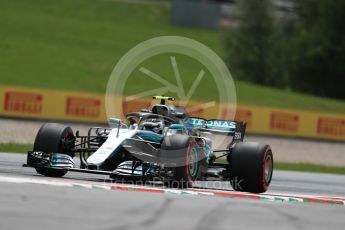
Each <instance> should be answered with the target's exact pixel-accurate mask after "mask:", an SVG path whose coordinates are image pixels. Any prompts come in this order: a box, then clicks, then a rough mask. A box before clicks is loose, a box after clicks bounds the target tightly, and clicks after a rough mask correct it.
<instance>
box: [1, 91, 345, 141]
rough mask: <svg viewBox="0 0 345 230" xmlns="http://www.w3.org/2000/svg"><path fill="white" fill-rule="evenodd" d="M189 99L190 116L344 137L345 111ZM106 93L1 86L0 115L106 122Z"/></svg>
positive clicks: (253, 128) (277, 131) (258, 129)
mask: <svg viewBox="0 0 345 230" xmlns="http://www.w3.org/2000/svg"><path fill="white" fill-rule="evenodd" d="M116 100H117V101H119V100H121V101H122V105H121V106H122V108H121V109H122V111H123V113H128V112H133V111H139V110H141V109H143V108H148V107H150V105H151V103H152V101H151V100H150V99H148V100H133V101H131V102H127V101H125V100H124V99H122V98H116ZM200 104H201V103H200V102H191V103H189V106H188V109H189V111H191V115H192V116H197V117H204V118H209V119H210V118H217V119H233V118H235V120H239V121H245V122H247V131H248V132H251V133H258V134H269V135H283V136H292V137H306V138H318V139H328V140H339V141H344V140H345V115H336V114H327V113H317V112H308V111H299V110H292V109H280V108H269V107H259V106H249V105H238V106H237V108H236V109H235V108H234V107H233V106H229V105H214V106H209V107H205V106H199V105H200ZM105 107H106V106H105V95H103V94H97V93H84V92H74V91H58V90H45V89H35V88H26V87H12V86H0V116H5V117H17V118H33V119H47V120H58V121H82V122H92V123H106V122H107V115H106V110H105Z"/></svg>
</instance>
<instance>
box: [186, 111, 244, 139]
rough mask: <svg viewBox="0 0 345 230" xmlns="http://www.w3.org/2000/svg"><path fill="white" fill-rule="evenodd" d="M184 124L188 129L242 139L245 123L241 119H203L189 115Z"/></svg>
mask: <svg viewBox="0 0 345 230" xmlns="http://www.w3.org/2000/svg"><path fill="white" fill-rule="evenodd" d="M185 125H186V127H187V129H188V130H199V131H202V132H211V133H217V134H224V135H227V136H233V140H234V141H243V138H244V135H245V132H246V126H247V123H245V122H242V121H231V120H219V119H211V120H205V119H202V118H198V117H191V118H188V119H186V121H185Z"/></svg>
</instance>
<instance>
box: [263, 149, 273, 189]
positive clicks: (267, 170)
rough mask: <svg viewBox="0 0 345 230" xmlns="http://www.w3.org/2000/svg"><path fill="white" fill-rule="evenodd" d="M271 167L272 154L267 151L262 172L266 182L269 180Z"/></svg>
mask: <svg viewBox="0 0 345 230" xmlns="http://www.w3.org/2000/svg"><path fill="white" fill-rule="evenodd" d="M272 168H273V161H272V155H271V154H270V153H268V154H267V155H266V157H265V165H264V173H265V174H264V176H265V182H266V183H269V182H270V181H271V177H272Z"/></svg>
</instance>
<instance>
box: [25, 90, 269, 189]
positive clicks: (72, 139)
mask: <svg viewBox="0 0 345 230" xmlns="http://www.w3.org/2000/svg"><path fill="white" fill-rule="evenodd" d="M154 99H160V100H161V102H160V103H159V104H156V105H154V106H153V107H152V108H151V109H145V110H142V111H140V112H133V113H129V114H127V115H126V121H125V122H124V121H121V120H120V119H117V118H110V119H109V122H110V123H111V126H112V127H111V128H97V127H93V128H90V129H89V132H88V134H87V135H84V136H81V135H80V134H79V131H77V132H76V133H74V132H73V131H72V129H71V128H70V127H68V126H65V125H62V124H56V123H47V124H44V125H43V126H42V127H41V128H40V130H39V131H38V133H37V136H36V139H35V143H34V148H33V150H32V151H29V152H28V155H27V163H26V164H25V165H24V166H26V167H34V168H35V169H36V171H37V172H38V173H39V174H42V175H45V176H51V177H62V176H64V175H65V174H66V173H67V172H69V171H76V172H83V173H94V174H102V175H109V176H110V178H112V179H114V180H118V181H125V182H129V181H155V182H157V181H160V182H162V183H163V184H164V185H165V186H168V187H176V188H187V187H190V186H193V183H194V182H195V181H207V180H222V181H229V183H231V185H232V187H233V189H234V190H237V191H245V192H253V193H262V192H265V191H266V190H267V189H268V186H269V185H270V182H271V179H272V173H273V154H272V150H271V148H270V146H269V145H263V144H259V143H248V142H243V138H244V135H245V129H246V124H245V123H244V122H239V121H229V120H217V119H213V120H205V119H202V118H195V117H189V115H188V113H187V112H186V110H185V109H184V108H183V107H180V106H174V105H170V106H167V105H166V103H165V102H166V100H173V98H170V97H162V96H156V97H154ZM219 146H223V147H222V148H220V147H219ZM77 155H78V156H79V159H80V163H79V164H78V167H76V164H75V162H74V160H73V158H74V157H76V156H77Z"/></svg>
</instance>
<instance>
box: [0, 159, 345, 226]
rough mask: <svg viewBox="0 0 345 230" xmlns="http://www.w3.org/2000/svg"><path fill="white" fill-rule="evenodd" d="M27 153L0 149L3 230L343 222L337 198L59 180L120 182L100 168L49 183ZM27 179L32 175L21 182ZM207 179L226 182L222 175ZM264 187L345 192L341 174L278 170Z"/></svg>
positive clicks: (286, 192) (221, 187) (317, 194)
mask: <svg viewBox="0 0 345 230" xmlns="http://www.w3.org/2000/svg"><path fill="white" fill-rule="evenodd" d="M25 160H26V159H25V155H19V154H4V153H2V154H0V229H1V230H9V229H16V230H17V229H59V230H61V229H102V230H108V229H109V230H111V229H124V230H127V229H205V230H209V229H266V230H267V229H343V228H344V225H345V218H344V216H345V215H344V214H345V206H344V205H338V204H325V203H322V204H319V203H298V202H281V201H266V200H256V199H248V198H234V197H220V196H209V195H206V196H205V195H204V196H203V195H177V194H173V193H158V192H152V191H151V192H135V191H133V190H132V191H131V192H129V191H121V189H120V190H119V189H115V190H114V189H113V190H103V189H83V188H80V187H66V186H63V185H62V183H67V182H68V183H88V184H93V185H100V186H101V185H106V186H108V185H118V184H113V183H112V182H110V181H109V180H106V181H104V180H105V179H106V177H104V176H100V175H91V174H80V173H72V172H70V173H68V174H67V175H66V176H65V177H64V178H59V179H54V181H53V182H54V183H57V182H61V184H59V183H57V185H58V186H50V185H49V184H44V183H46V182H47V181H49V178H47V177H43V176H40V175H38V174H37V173H36V172H35V170H34V169H31V168H23V167H21V165H22V164H23V163H25ZM28 180H31V181H36V182H35V183H24V182H25V181H28ZM50 183H52V182H50ZM198 185H199V186H201V187H202V186H205V185H206V184H205V183H201V182H200V183H199V184H198ZM119 187H121V185H119ZM146 187H147V188H150V185H148V186H146ZM207 187H208V188H209V190H210V191H224V190H231V187H230V186H228V185H227V183H225V182H224V183H219V182H217V183H213V184H210V183H209V184H207ZM151 188H153V187H152V186H151ZM211 188H216V189H217V190H212V189H211ZM159 189H160V190H163V189H164V188H159ZM206 191H208V190H206ZM267 194H268V195H269V194H283V195H287V196H307V197H308V196H310V197H323V196H327V197H345V176H340V175H328V174H314V173H297V172H285V171H276V172H275V173H274V177H273V181H272V184H271V187H270V190H269V191H268V192H267ZM344 204H345V203H344Z"/></svg>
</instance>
